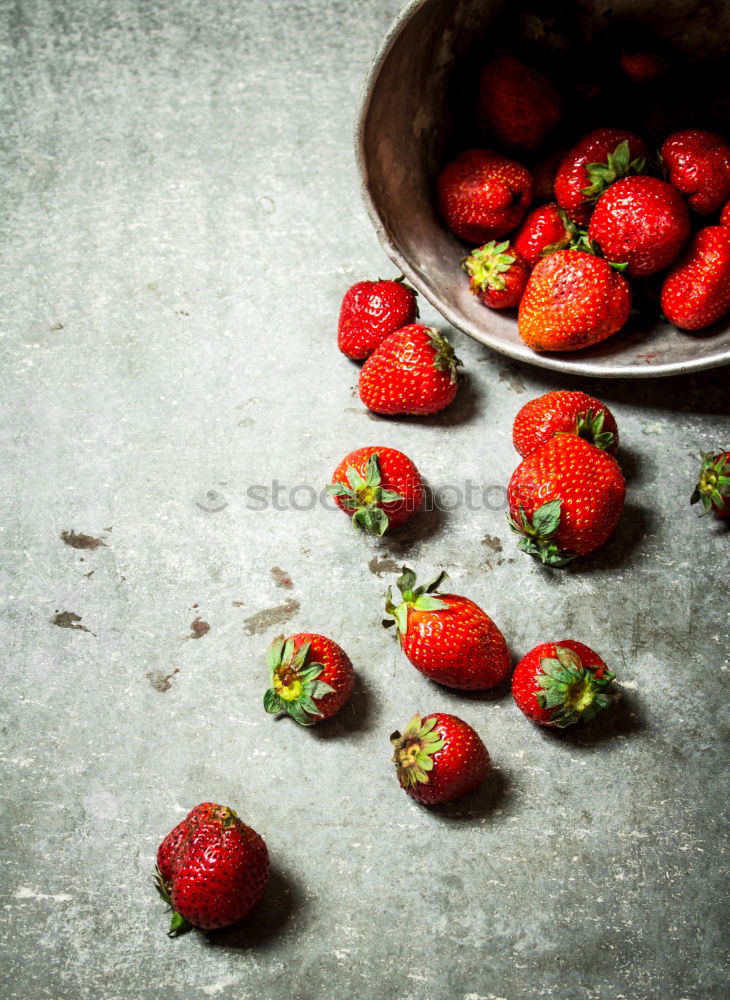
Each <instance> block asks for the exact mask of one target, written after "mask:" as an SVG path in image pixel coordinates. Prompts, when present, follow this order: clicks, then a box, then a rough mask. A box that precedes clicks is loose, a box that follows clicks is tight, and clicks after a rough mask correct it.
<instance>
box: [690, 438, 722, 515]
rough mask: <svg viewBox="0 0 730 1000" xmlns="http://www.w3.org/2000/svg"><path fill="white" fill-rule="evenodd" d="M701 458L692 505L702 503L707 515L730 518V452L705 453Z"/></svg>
mask: <svg viewBox="0 0 730 1000" xmlns="http://www.w3.org/2000/svg"><path fill="white" fill-rule="evenodd" d="M700 457H701V458H702V465H701V466H700V478H699V480H698V482H697V485H696V486H695V489H694V493H693V494H692V497H691V499H690V503H699V502H700V501H701V502H702V506H703V507H704V513H705V514H709V512H710V511H712V513H713V514H717V516H718V517H730V451H721V452H720V453H719V454H717V455H715V454H713V453H712V452H711V451H703V452H702V453H701V456H700Z"/></svg>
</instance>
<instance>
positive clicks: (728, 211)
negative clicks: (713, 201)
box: [720, 201, 730, 228]
mask: <svg viewBox="0 0 730 1000" xmlns="http://www.w3.org/2000/svg"><path fill="white" fill-rule="evenodd" d="M720 225H721V226H727V227H728V228H730V201H726V202H725V204H724V205H723V208H722V211H721V212H720Z"/></svg>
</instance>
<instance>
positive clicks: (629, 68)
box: [619, 49, 666, 84]
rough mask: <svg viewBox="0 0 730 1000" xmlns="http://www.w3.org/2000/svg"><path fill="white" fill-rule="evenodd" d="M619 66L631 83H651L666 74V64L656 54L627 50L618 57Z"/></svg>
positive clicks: (646, 51) (640, 50)
mask: <svg viewBox="0 0 730 1000" xmlns="http://www.w3.org/2000/svg"><path fill="white" fill-rule="evenodd" d="M619 65H620V66H621V69H622V71H623V73H624V75H625V76H627V77H628V78H629V80H631V82H632V83H638V84H642V83H652V82H653V81H654V80H658V79H659V77H661V76H663V75H664V73H665V72H666V64H665V62H664V60H663V59H662V57H661V56H660V55H659V54H658V53H657V52H651V51H648V50H642V49H639V50H630V49H627V50H625V51H624V52H622V53H621V55H620V56H619Z"/></svg>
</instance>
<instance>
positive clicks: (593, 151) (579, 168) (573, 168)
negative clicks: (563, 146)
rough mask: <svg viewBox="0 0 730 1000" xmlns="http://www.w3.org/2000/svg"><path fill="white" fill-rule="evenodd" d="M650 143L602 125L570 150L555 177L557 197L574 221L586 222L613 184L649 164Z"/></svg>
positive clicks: (628, 133) (559, 203) (583, 223)
mask: <svg viewBox="0 0 730 1000" xmlns="http://www.w3.org/2000/svg"><path fill="white" fill-rule="evenodd" d="M645 157H646V146H645V145H644V143H643V141H642V140H641V139H640V138H639V137H638V136H636V135H632V134H631V132H624V131H623V129H617V128H599V129H596V130H595V131H594V132H589V133H588V135H586V136H584V137H583V138H582V139H581V140H580V141H579V142H577V143H576V144H575V146H573V148H572V149H571V150H569V151H568V153H566V155H565V158H564V159H563V161H562V163H561V164H560V166H559V167H558V172H557V174H556V176H555V198H556V199H557V202H558V205H560V207H561V208H562V209H564V210H565V212H566V213H567V214H568V216H569V217H570V218H571V219H572V220H573V222H578V223H581V224H582V225H585V224H586V223H587V222H588V220H589V219H590V216H591V209H592V207H593V203H594V202H595V201H596V200H597V199H598V197H599V196H600V195H601V194H603V192H604V191H605V190H606V188H608V186H609V185H610V184H613V183H614V181H617V180H618V179H619V178H620V177H625V176H626V175H627V174H629V173H633V174H640V173H641V172H642V170H643V169H644V167H645V165H646V160H645Z"/></svg>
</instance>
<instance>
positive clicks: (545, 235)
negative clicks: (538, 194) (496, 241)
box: [512, 201, 578, 267]
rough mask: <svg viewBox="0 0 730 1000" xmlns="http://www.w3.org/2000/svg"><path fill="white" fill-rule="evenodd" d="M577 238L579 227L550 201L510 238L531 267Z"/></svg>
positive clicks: (535, 209) (529, 216) (531, 215)
mask: <svg viewBox="0 0 730 1000" xmlns="http://www.w3.org/2000/svg"><path fill="white" fill-rule="evenodd" d="M577 236H578V228H577V227H576V226H575V225H573V223H572V222H571V221H570V219H568V217H567V216H566V214H565V212H564V211H563V210H562V209H561V208H558V206H557V204H556V203H555V202H554V201H553V202H550V204H548V205H541V206H540V207H539V208H534V209H533V210H532V211H531V212H530V214H529V215H528V216H527V218H526V219H525V221H524V222H523V223H522V225H521V226H520V228H519V229H518V230H517V232H516V233H515V235H514V236H513V237H512V246H513V248H514V249H515V250H516V251H517V252H518V253H519V254H521V255H522V256H523V257H524V258H525V260H526V261H527V263H528V264H529V265H530V267H534V266H535V264H537V262H538V261H539V260H540V258H541V257H544V256H547V254H548V253H553V252H554V251H555V250H564V249H565V248H566V247H567V246H568V244H569V243H570V241H571V240H572V239H574V238H576V237H577Z"/></svg>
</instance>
